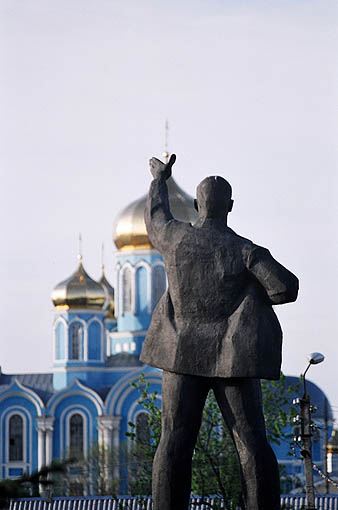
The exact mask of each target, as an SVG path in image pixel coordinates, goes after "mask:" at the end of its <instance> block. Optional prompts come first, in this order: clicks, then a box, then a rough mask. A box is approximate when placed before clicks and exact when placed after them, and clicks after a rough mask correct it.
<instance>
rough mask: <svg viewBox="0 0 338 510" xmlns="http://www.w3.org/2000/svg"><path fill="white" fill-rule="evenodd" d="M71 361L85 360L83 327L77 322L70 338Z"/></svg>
mask: <svg viewBox="0 0 338 510" xmlns="http://www.w3.org/2000/svg"><path fill="white" fill-rule="evenodd" d="M70 340H71V342H70V346H71V352H70V359H75V360H82V359H83V326H82V324H79V323H78V322H76V323H75V324H72V327H71V338H70Z"/></svg>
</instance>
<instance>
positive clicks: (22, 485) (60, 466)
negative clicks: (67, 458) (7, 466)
mask: <svg viewBox="0 0 338 510" xmlns="http://www.w3.org/2000/svg"><path fill="white" fill-rule="evenodd" d="M66 469H67V462H59V461H53V462H52V464H51V465H50V466H44V467H42V468H41V469H40V470H39V471H36V472H34V473H32V474H31V475H29V474H24V475H22V476H20V478H15V479H3V480H0V508H8V507H9V502H10V500H11V499H14V498H24V497H31V496H39V487H45V488H47V487H51V486H52V484H53V480H52V478H51V476H52V475H55V474H64V473H65V472H66Z"/></svg>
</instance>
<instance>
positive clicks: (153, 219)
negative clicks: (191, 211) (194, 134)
mask: <svg viewBox="0 0 338 510" xmlns="http://www.w3.org/2000/svg"><path fill="white" fill-rule="evenodd" d="M175 161H176V156H175V154H172V155H171V156H170V159H169V161H168V163H163V162H162V161H160V160H159V159H157V158H151V160H150V161H149V164H150V171H151V174H152V176H153V178H154V180H153V181H152V183H151V185H150V189H149V193H148V199H147V205H146V209H145V212H144V220H145V223H146V227H147V231H148V235H149V239H150V241H151V243H152V245H153V246H154V247H155V248H157V249H161V247H162V245H163V242H164V237H165V231H166V226H167V225H168V223H169V222H170V221H171V220H173V215H172V214H171V211H170V206H169V196H168V187H167V183H166V181H167V179H169V177H171V168H172V166H173V164H174V163H175Z"/></svg>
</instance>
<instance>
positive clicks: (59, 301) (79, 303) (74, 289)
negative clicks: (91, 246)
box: [52, 257, 107, 310]
mask: <svg viewBox="0 0 338 510" xmlns="http://www.w3.org/2000/svg"><path fill="white" fill-rule="evenodd" d="M106 300H107V295H106V292H105V289H104V288H103V287H102V285H101V284H100V283H98V282H96V281H95V280H93V279H92V278H91V277H90V276H89V275H88V274H87V273H86V271H85V270H84V268H83V265H82V257H79V267H78V268H77V270H76V271H75V273H74V274H72V276H70V277H69V278H67V280H64V281H63V282H61V283H59V284H58V285H57V286H56V287H55V288H54V290H53V292H52V301H53V303H54V306H55V307H56V308H64V309H66V310H68V309H70V308H94V309H102V308H103V306H104V304H105V302H106Z"/></svg>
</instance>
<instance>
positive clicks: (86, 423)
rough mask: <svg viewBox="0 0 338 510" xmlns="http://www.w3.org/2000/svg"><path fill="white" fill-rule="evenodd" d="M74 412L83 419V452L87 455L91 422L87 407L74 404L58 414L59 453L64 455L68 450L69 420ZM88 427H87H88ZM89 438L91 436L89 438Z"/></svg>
mask: <svg viewBox="0 0 338 510" xmlns="http://www.w3.org/2000/svg"><path fill="white" fill-rule="evenodd" d="M74 414H80V415H81V416H82V420H83V422H82V423H83V454H84V457H87V453H88V433H90V432H89V431H90V430H91V427H92V423H91V417H90V415H89V412H88V409H87V408H86V407H84V406H80V405H75V406H70V407H67V408H66V409H64V410H63V412H62V414H61V416H60V439H61V441H60V454H61V456H64V455H66V454H67V453H69V451H70V420H71V418H72V416H74ZM63 424H64V426H65V436H66V437H65V444H64V443H63V440H64V437H63ZM88 427H89V428H88ZM90 439H91V438H90Z"/></svg>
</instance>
